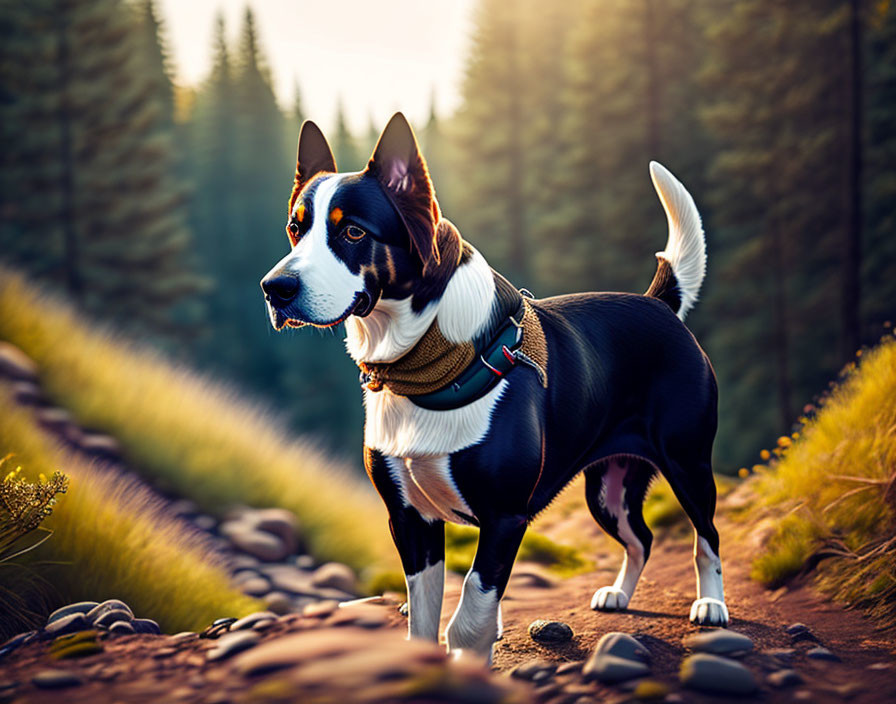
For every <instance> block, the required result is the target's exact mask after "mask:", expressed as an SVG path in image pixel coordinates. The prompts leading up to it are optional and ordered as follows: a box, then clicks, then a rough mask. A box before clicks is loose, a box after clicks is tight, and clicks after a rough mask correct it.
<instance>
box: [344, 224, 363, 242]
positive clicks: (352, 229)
mask: <svg viewBox="0 0 896 704" xmlns="http://www.w3.org/2000/svg"><path fill="white" fill-rule="evenodd" d="M342 233H343V234H344V235H345V236H346V237H347V238H348V239H350V240H351V241H352V242H357V241H358V240H360V239H361V238H363V237H364V235H366V234H367V233H366V232H364V230H362V229H361V228H360V227H357V226H355V225H349V226H348V227H346V228H345V229H344V230H343V231H342Z"/></svg>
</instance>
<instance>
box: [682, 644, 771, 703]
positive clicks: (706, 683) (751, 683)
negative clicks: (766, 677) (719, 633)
mask: <svg viewBox="0 0 896 704" xmlns="http://www.w3.org/2000/svg"><path fill="white" fill-rule="evenodd" d="M679 678H680V679H681V683H682V684H683V685H684V686H686V687H691V688H692V689H697V690H700V691H702V692H711V693H715V694H751V693H753V692H755V691H756V688H757V685H756V679H755V678H754V677H753V673H752V672H750V671H749V670H748V669H747V668H746V667H744V666H743V665H741V664H740V663H739V662H735V661H734V660H729V659H728V658H723V657H719V656H718V655H710V654H708V653H697V654H696V655H691V656H689V657H687V658H685V659H684V661H683V662H682V663H681V671H680V672H679Z"/></svg>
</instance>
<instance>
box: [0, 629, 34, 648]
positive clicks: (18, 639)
mask: <svg viewBox="0 0 896 704" xmlns="http://www.w3.org/2000/svg"><path fill="white" fill-rule="evenodd" d="M36 637H37V631H25V632H24V633H19V634H18V635H14V636H13V637H12V638H10V639H9V640H7V641H6V642H5V643H3V645H0V648H20V647H22V646H23V645H25V644H26V643H30V642H31V641H32V640H34V639H35V638H36Z"/></svg>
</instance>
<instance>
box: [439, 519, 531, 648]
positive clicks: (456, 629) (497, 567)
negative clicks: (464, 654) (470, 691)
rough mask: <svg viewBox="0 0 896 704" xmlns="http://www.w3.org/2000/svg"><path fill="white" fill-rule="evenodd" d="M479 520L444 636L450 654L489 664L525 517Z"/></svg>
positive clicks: (525, 524)
mask: <svg viewBox="0 0 896 704" xmlns="http://www.w3.org/2000/svg"><path fill="white" fill-rule="evenodd" d="M480 521H481V525H480V530H479V544H478V545H477V547H476V557H475V558H474V560H473V566H472V567H471V568H470V571H469V572H468V573H467V576H466V578H465V579H464V586H463V590H462V591H461V595H460V603H459V604H458V605H457V610H456V611H455V612H454V616H452V617H451V622H450V623H449V624H448V629H447V630H446V632H445V635H446V636H447V640H448V649H449V650H450V651H452V652H454V651H463V650H470V651H473V652H475V653H477V654H478V655H482V656H485V657H486V658H487V659H488V661H489V662H491V656H492V645H494V642H495V641H496V640H497V639H498V637H499V636H500V635H501V628H502V624H501V597H502V596H504V589H505V588H506V587H507V580H508V579H509V578H510V570H511V568H512V567H513V561H514V559H515V558H516V553H517V550H519V547H520V543H521V542H522V540H523V535H525V533H526V526H527V521H526V517H525V516H496V517H489V518H488V519H480Z"/></svg>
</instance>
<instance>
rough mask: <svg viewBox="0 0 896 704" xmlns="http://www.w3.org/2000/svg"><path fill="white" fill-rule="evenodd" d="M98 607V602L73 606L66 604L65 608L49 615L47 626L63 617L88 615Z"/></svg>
mask: <svg viewBox="0 0 896 704" xmlns="http://www.w3.org/2000/svg"><path fill="white" fill-rule="evenodd" d="M99 605H100V604H99V602H98V601H78V602H76V603H74V604H68V605H67V606H63V607H61V608H59V609H56V610H55V611H54V612H53V613H51V614H50V616H49V618H47V624H48V625H49V624H51V623H53V621H58V620H59V619H61V618H63V617H64V616H70V615H71V614H86V613H89V612H90V611H91V610H92V609H94V608H95V607H97V606H99Z"/></svg>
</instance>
